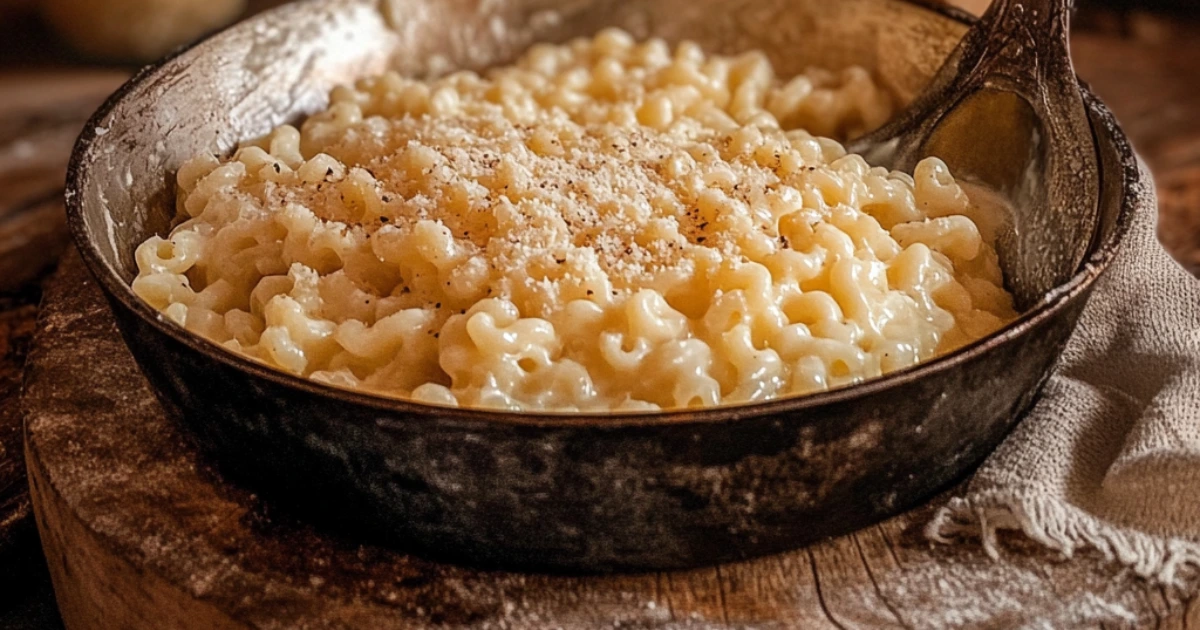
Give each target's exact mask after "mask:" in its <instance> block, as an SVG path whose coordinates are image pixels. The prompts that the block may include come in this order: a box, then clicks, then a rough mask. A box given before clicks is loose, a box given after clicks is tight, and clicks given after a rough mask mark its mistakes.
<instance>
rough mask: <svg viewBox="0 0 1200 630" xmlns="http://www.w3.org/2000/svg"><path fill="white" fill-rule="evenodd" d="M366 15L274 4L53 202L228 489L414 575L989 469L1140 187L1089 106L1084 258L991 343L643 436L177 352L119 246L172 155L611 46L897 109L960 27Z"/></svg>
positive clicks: (172, 331) (131, 117)
mask: <svg viewBox="0 0 1200 630" xmlns="http://www.w3.org/2000/svg"><path fill="white" fill-rule="evenodd" d="M475 5H479V7H481V8H479V9H478V10H476V6H475ZM375 6H377V2H375V1H374V0H316V1H310V2H302V3H298V4H294V5H290V6H286V7H283V8H281V9H278V10H275V11H273V12H270V13H268V14H264V15H262V16H259V17H257V18H254V19H253V20H251V21H250V22H247V23H243V24H241V25H239V26H236V27H234V28H233V29H231V30H229V31H226V32H225V33H222V34H220V35H218V36H216V37H214V38H212V39H210V40H208V41H206V42H204V43H202V44H200V45H198V46H196V47H195V48H192V49H191V50H188V51H186V52H184V53H182V54H180V55H178V56H176V57H174V58H172V59H168V60H166V61H164V62H162V63H160V64H158V65H156V66H153V67H151V68H148V69H146V70H144V71H142V72H141V73H140V74H138V75H137V76H136V77H135V78H134V79H132V80H131V81H130V82H129V83H128V84H127V85H126V86H125V87H124V88H122V89H121V90H120V92H118V93H117V94H116V95H115V96H114V97H113V98H112V99H111V100H110V101H109V102H108V103H107V104H105V105H104V107H103V108H102V109H101V110H100V111H99V112H98V113H97V114H96V116H95V118H93V119H92V121H91V123H89V125H88V126H87V128H86V129H85V130H84V132H83V135H82V136H81V137H80V140H79V144H78V146H77V147H76V150H75V154H74V158H73V160H72V162H71V166H70V171H69V175H68V184H67V205H68V213H69V219H70V225H71V228H72V230H73V233H74V236H75V239H76V242H77V244H78V246H79V249H80V251H81V252H82V254H83V257H84V259H85V260H86V262H87V264H88V266H89V268H90V269H91V271H92V273H93V274H94V275H95V277H96V280H97V281H98V282H99V284H100V286H101V287H103V289H104V291H105V292H106V294H107V295H108V298H109V301H110V302H111V304H112V308H113V310H114V312H115V313H116V316H117V321H118V323H119V325H120V329H121V332H122V334H123V335H124V338H125V341H126V342H127V343H128V345H129V348H130V349H131V350H132V351H133V354H134V356H135V357H136V359H137V361H138V363H139V364H140V365H141V366H142V369H143V371H144V372H145V374H146V376H147V378H148V379H149V380H150V382H151V383H152V384H153V386H154V389H155V390H157V392H158V394H159V396H160V398H161V401H162V403H163V404H164V406H165V407H166V409H167V410H168V411H169V412H170V413H172V414H173V415H175V416H176V417H178V418H180V419H181V420H182V421H183V422H184V423H185V424H186V425H187V426H188V427H190V429H191V430H192V432H193V433H194V435H195V436H196V438H197V439H198V440H199V442H200V443H201V444H202V445H203V446H204V447H205V449H206V451H207V452H208V453H210V454H211V455H212V456H213V457H214V458H215V459H216V460H217V461H218V462H219V464H220V465H221V468H222V470H223V471H225V472H226V473H228V474H231V475H233V476H234V477H235V478H237V479H240V480H243V481H244V482H245V483H247V484H249V485H251V486H252V487H254V488H255V489H257V490H260V491H261V492H262V493H263V494H264V495H266V496H268V497H270V498H272V499H274V500H276V501H277V502H278V504H280V505H288V506H292V507H293V508H296V509H299V510H301V511H302V512H303V513H305V514H307V515H309V516H312V517H315V518H317V519H319V520H321V521H323V522H325V523H329V524H332V525H335V526H337V527H340V528H342V529H343V530H344V531H351V532H353V533H354V534H355V535H356V536H367V537H369V538H370V539H371V540H385V541H388V542H390V543H392V544H397V545H402V546H404V547H406V548H409V549H412V550H415V551H418V552H421V553H425V554H428V555H433V556H437V557H442V558H449V559H452V560H456V561H461V562H467V563H471V564H476V565H500V566H517V567H525V568H537V569H556V570H579V571H609V570H628V569H663V568H673V567H690V566H695V565H700V564H707V563H714V562H721V561H728V560H736V559H741V558H747V557H752V556H756V555H760V554H766V553H771V552H775V551H780V550H784V549H788V548H793V547H797V546H799V545H802V544H805V543H808V542H811V541H815V540H817V539H820V538H823V537H826V536H833V535H837V534H842V533H846V532H849V531H851V530H853V529H856V528H859V527H862V526H865V525H867V524H870V523H873V522H875V521H878V520H880V519H882V518H884V517H886V516H889V515H892V514H895V513H897V512H899V511H901V510H904V509H906V508H909V507H912V506H914V505H916V504H917V503H919V502H921V501H922V500H925V499H927V498H928V497H930V496H931V494H933V493H935V492H936V491H938V490H940V489H943V488H945V487H946V486H947V485H948V484H950V483H952V482H953V481H955V480H957V479H959V478H960V477H961V476H962V475H963V474H964V473H965V472H966V471H968V470H970V469H971V468H972V467H973V466H975V465H976V464H978V463H979V461H980V460H981V459H982V458H983V457H984V456H985V455H986V454H987V453H989V452H990V451H991V450H992V449H993V448H994V447H995V446H996V445H997V444H998V443H999V442H1000V440H1001V439H1002V438H1003V437H1004V436H1005V435H1006V434H1007V433H1008V431H1009V430H1010V429H1011V428H1012V427H1013V425H1014V424H1015V423H1016V422H1017V420H1018V418H1019V417H1020V416H1021V413H1022V412H1023V411H1024V410H1025V409H1026V408H1027V407H1029V405H1030V403H1031V402H1032V401H1033V400H1034V398H1035V397H1036V395H1037V392H1038V390H1039V387H1040V386H1041V384H1042V383H1043V382H1044V381H1045V379H1046V377H1047V374H1048V372H1049V370H1050V369H1051V367H1052V366H1053V364H1054V362H1055V358H1056V357H1057V355H1058V354H1059V352H1060V351H1061V349H1062V347H1063V344H1064V343H1065V341H1066V339H1067V337H1068V335H1070V333H1071V330H1072V328H1073V327H1074V325H1075V322H1076V318H1077V317H1078V315H1079V313H1080V310H1081V309H1082V308H1083V305H1084V302H1085V301H1086V300H1087V298H1088V295H1089V293H1090V292H1091V289H1092V287H1093V284H1094V282H1095V280H1096V278H1097V277H1098V276H1099V275H1100V274H1101V273H1102V272H1103V270H1104V268H1105V266H1106V265H1107V264H1108V263H1109V261H1110V260H1111V259H1112V256H1113V254H1114V252H1115V250H1116V248H1117V245H1118V242H1119V240H1120V238H1121V236H1122V234H1123V232H1124V230H1125V226H1126V224H1127V223H1128V220H1129V213H1130V208H1131V207H1132V205H1133V203H1134V201H1135V200H1134V199H1132V195H1134V194H1135V192H1134V191H1138V190H1141V188H1140V184H1141V182H1140V181H1139V177H1140V175H1139V171H1138V168H1137V165H1136V160H1135V158H1134V156H1133V153H1132V152H1131V150H1130V148H1129V145H1128V143H1127V142H1126V140H1125V137H1124V136H1123V135H1122V133H1121V131H1120V129H1118V127H1117V125H1116V124H1115V122H1114V121H1113V119H1112V117H1111V115H1110V114H1109V112H1108V110H1106V109H1105V107H1104V106H1103V105H1102V104H1101V103H1100V102H1098V101H1097V100H1095V99H1094V98H1093V97H1091V96H1090V94H1089V95H1088V98H1087V100H1088V106H1089V109H1090V116H1091V120H1092V123H1093V126H1094V131H1095V137H1096V150H1097V152H1098V154H1099V157H1100V162H1101V170H1102V174H1101V175H1102V177H1101V179H1102V182H1103V184H1102V185H1103V194H1102V203H1101V207H1100V208H1099V210H1098V211H1099V214H1100V228H1099V232H1098V233H1097V234H1096V236H1095V238H1094V239H1093V244H1092V246H1091V248H1090V250H1089V257H1088V259H1087V260H1086V261H1084V262H1083V264H1082V265H1080V266H1078V267H1077V268H1076V267H1072V268H1070V269H1047V270H1043V271H1045V272H1046V273H1045V274H1044V275H1046V277H1051V278H1054V284H1055V285H1057V286H1053V287H1050V286H1047V287H1044V288H1045V289H1046V292H1045V296H1044V297H1043V298H1041V299H1040V300H1038V301H1036V303H1030V304H1027V305H1025V306H1026V307H1027V308H1026V309H1025V312H1024V315H1022V316H1021V318H1020V319H1019V320H1018V321H1016V322H1014V323H1013V324H1011V325H1010V326H1008V327H1006V328H1005V329H1003V330H1002V331H1000V332H998V333H996V334H995V335H992V336H991V337H989V338H987V339H985V340H983V341H981V342H978V343H975V344H973V345H971V346H969V347H967V348H963V349H962V350H959V351H957V352H955V353H953V354H950V355H948V356H944V357H941V358H939V359H937V360H934V361H930V362H928V363H925V364H923V365H919V366H916V367H914V368H911V369H907V370H904V371H901V372H897V373H894V374H891V375H889V376H887V377H884V378H880V379H876V380H873V381H870V382H867V383H864V384H861V385H858V386H855V387H849V388H845V389H840V390H836V391H831V392H827V393H822V394H818V395H813V396H808V397H803V398H796V399H790V400H779V401H775V402H770V403H764V404H756V405H746V406H735V407H722V408H715V409H707V410H702V411H680V412H669V413H656V414H636V415H595V414H578V415H553V414H512V413H501V412H490V411H478V410H469V409H464V410H458V409H445V408H437V407H431V406H426V405H420V404H415V403H409V402H404V401H398V400H389V399H384V398H379V397H374V396H370V395H365V394H360V393H355V392H350V391H344V390H340V389H335V388H332V387H327V386H324V385H321V384H318V383H314V382H310V381H307V380H303V379H299V378H296V377H293V376H290V375H287V374H284V373H281V372H277V371H274V370H271V369H268V368H265V367H263V366H261V365H258V364H256V363H253V362H251V361H248V360H246V359H244V358H242V357H240V356H237V355H234V354H231V353H229V352H226V351H224V350H222V349H220V348H219V347H217V346H215V345H213V344H210V343H208V342H206V341H204V340H202V339H200V338H197V337H194V336H192V335H191V334H189V333H187V332H185V331H184V330H183V329H182V328H180V327H178V326H176V325H174V324H172V323H170V322H169V321H167V320H166V319H164V318H163V317H162V316H160V315H159V313H157V312H155V311H154V310H153V309H151V308H150V307H149V306H147V305H146V304H144V303H143V302H142V301H141V300H139V299H138V298H137V297H136V296H134V294H133V293H132V292H131V291H130V289H129V282H130V281H131V280H132V279H133V277H134V275H135V273H136V268H135V266H134V261H133V251H134V248H135V246H136V245H137V244H138V243H140V242H141V241H142V240H143V239H145V238H147V237H148V236H150V235H151V234H154V233H161V232H163V231H165V229H166V228H167V227H168V221H169V218H170V216H171V214H172V213H173V199H174V193H173V177H172V173H173V172H174V170H175V169H176V168H177V167H178V166H179V165H180V163H181V162H182V161H183V160H185V159H186V158H188V157H190V156H192V155H194V154H196V153H199V152H202V151H213V152H218V153H224V154H228V152H229V151H230V150H231V149H232V147H234V146H235V144H236V143H237V141H239V140H242V139H245V138H249V137H252V136H255V135H258V134H262V133H264V132H266V131H268V130H269V129H270V128H271V127H273V126H275V125H277V124H280V123H282V122H285V121H295V120H297V119H299V118H301V117H302V116H303V115H304V114H305V113H307V112H311V111H313V110H315V109H317V108H319V107H321V106H322V105H323V103H324V102H325V95H326V93H327V91H328V89H329V88H330V87H331V86H333V85H334V84H336V83H343V82H348V81H352V80H353V79H355V78H357V77H360V76H364V75H367V74H371V73H377V72H379V71H381V70H383V69H384V68H385V67H386V66H387V65H389V64H390V65H392V66H394V67H397V68H399V69H400V70H401V71H403V72H407V73H413V74H420V73H428V72H437V71H439V70H443V69H445V68H447V67H461V66H466V67H482V66H486V65H489V64H493V63H497V62H500V61H504V60H507V59H510V58H512V57H513V56H514V55H515V54H517V53H519V52H520V51H521V50H522V49H523V48H525V47H526V46H527V45H528V44H530V43H531V42H534V41H539V40H540V41H560V40H563V39H565V38H567V37H569V36H573V35H577V34H583V33H591V32H594V31H596V30H598V29H599V28H600V27H602V26H605V25H609V24H617V25H621V26H624V27H625V28H627V29H629V30H631V31H633V32H634V33H636V34H642V35H644V34H648V33H653V34H658V35H663V36H665V37H667V38H669V39H679V38H683V37H688V38H692V39H696V40H698V41H699V42H700V43H701V44H703V45H704V46H706V47H707V48H709V49H714V50H717V51H736V50H739V49H746V48H750V47H761V48H764V49H765V50H767V51H768V53H769V54H771V55H772V56H773V57H774V59H773V60H774V61H775V63H776V64H777V66H778V67H779V68H780V71H781V72H785V73H786V72H794V71H797V70H799V69H801V68H802V67H803V66H805V65H809V64H822V65H828V66H834V67H837V66H842V65H845V64H848V63H859V64H862V65H864V66H866V67H868V68H870V69H873V70H876V71H878V72H879V73H881V74H882V75H883V76H884V77H885V78H886V80H887V82H888V84H889V87H890V88H892V89H893V90H895V91H896V93H898V94H900V95H901V96H902V97H903V98H908V97H911V96H912V95H913V94H914V93H915V92H916V91H917V90H919V89H920V88H921V86H922V85H923V83H924V81H926V80H927V78H928V77H929V76H930V74H931V73H932V72H933V71H934V70H935V69H936V68H937V66H938V65H939V64H940V62H941V60H942V59H943V58H944V57H945V56H946V54H947V53H948V52H949V51H950V50H951V48H952V47H953V46H954V44H955V42H956V41H957V39H958V37H960V36H961V34H962V33H963V32H964V30H965V28H966V27H965V24H966V20H968V19H969V18H966V17H965V16H963V15H962V14H959V13H956V12H952V11H948V10H946V9H934V8H931V7H926V6H923V5H920V4H915V3H910V2H904V1H901V0H841V1H840V2H836V3H830V2H825V1H823V0H791V1H788V0H759V1H749V0H743V1H740V2H726V1H723V0H678V1H674V0H657V1H656V0H644V1H641V0H639V1H629V2H617V1H602V0H571V1H569V2H554V1H551V0H526V1H517V2H514V1H508V2H471V1H468V0H455V1H450V0H396V1H394V2H393V3H392V5H391V6H392V7H393V10H392V11H391V12H390V16H381V14H380V13H379V12H378V11H377V10H376V9H375V8H374V7H375ZM511 25H521V27H520V28H515V27H512V26H511ZM1064 245H1066V244H1064ZM1034 255H1036V253H1034ZM1046 264H1049V263H1046ZM1043 266H1044V265H1043ZM297 552H298V553H302V552H303V550H297Z"/></svg>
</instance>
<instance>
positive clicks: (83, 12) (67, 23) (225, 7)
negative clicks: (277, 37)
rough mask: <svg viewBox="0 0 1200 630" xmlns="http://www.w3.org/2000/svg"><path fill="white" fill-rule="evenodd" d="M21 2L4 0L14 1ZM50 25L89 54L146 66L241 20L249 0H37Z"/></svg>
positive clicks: (67, 40) (2, 0) (70, 42)
mask: <svg viewBox="0 0 1200 630" xmlns="http://www.w3.org/2000/svg"><path fill="white" fill-rule="evenodd" d="M13 1H19V0H0V2H13ZM35 2H36V3H37V4H38V5H39V7H40V9H41V13H42V15H43V17H44V18H45V19H46V21H47V22H48V23H49V24H50V26H51V27H52V28H53V29H54V30H55V31H56V32H58V34H59V35H61V36H62V38H63V39H64V40H66V42H67V43H68V44H70V45H71V46H73V47H74V48H76V49H77V50H78V51H79V52H82V53H84V54H86V55H90V56H94V57H98V58H103V59H108V60H116V61H136V62H146V61H152V60H154V59H157V58H159V57H161V56H163V55H165V54H166V53H168V52H170V51H171V50H173V49H175V48H176V47H178V46H181V45H184V44H187V43H190V42H192V41H195V40H196V39H198V38H200V37H202V36H204V35H206V34H207V33H209V32H212V31H215V30H217V29H219V28H221V27H222V26H225V25H226V24H229V23H230V22H233V21H234V20H235V19H237V18H238V17H239V16H240V15H241V14H242V11H243V10H245V8H246V0H35Z"/></svg>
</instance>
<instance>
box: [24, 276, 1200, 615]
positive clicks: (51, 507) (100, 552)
mask: <svg viewBox="0 0 1200 630" xmlns="http://www.w3.org/2000/svg"><path fill="white" fill-rule="evenodd" d="M25 384H26V393H25V397H24V400H23V404H24V409H25V413H26V428H25V431H26V460H27V464H28V469H29V481H30V487H31V492H32V495H33V502H34V513H35V515H36V517H37V522H38V527H39V530H40V532H41V535H42V544H43V547H44V550H45V553H46V557H47V560H48V562H49V566H50V570H51V574H52V577H53V580H54V585H55V591H56V594H57V598H58V603H59V606H60V608H61V610H62V614H63V619H64V621H65V623H66V626H67V628H69V629H72V630H81V629H85V628H86V629H100V630H105V629H110V628H111V629H116V628H122V629H133V630H136V629H143V628H144V629H151V628H153V629H159V628H176V629H181V630H186V629H192V628H195V629H201V628H203V629H206V630H207V629H225V628H239V629H241V628H351V627H358V628H372V629H388V628H434V627H472V628H489V627H490V628H596V627H610V628H611V627H625V628H693V627H695V628H700V627H703V628H713V627H756V628H757V627H763V628H798V627H802V628H849V627H855V628H857V627H922V628H931V627H933V628H936V627H961V626H964V625H966V626H971V625H976V626H978V625H980V624H983V625H984V626H985V627H996V625H995V624H996V623H998V622H999V625H1000V626H1016V625H1023V624H1024V623H1037V622H1041V623H1048V624H1049V626H1048V627H1060V628H1062V627H1076V626H1086V627H1097V626H1098V625H1104V624H1108V625H1110V626H1111V627H1130V626H1132V625H1135V624H1136V625H1140V624H1142V623H1153V622H1154V621H1155V620H1161V619H1175V620H1182V618H1183V617H1184V616H1185V614H1188V615H1189V616H1195V617H1196V618H1197V621H1200V607H1197V606H1191V607H1189V606H1188V604H1187V603H1186V602H1183V601H1180V600H1179V599H1178V597H1177V596H1175V595H1174V594H1172V593H1169V592H1166V591H1161V590H1159V589H1157V588H1155V587H1151V586H1147V585H1145V584H1143V583H1141V582H1139V581H1138V580H1137V579H1136V578H1133V577H1131V576H1130V575H1128V574H1127V573H1125V572H1121V571H1119V570H1116V569H1113V568H1110V567H1106V566H1105V565H1103V563H1101V562H1099V561H1098V560H1097V559H1093V558H1076V560H1075V561H1073V562H1067V563H1064V562H1060V561H1058V560H1057V559H1056V558H1054V557H1052V556H1045V555H1040V554H1038V553H1035V552H1034V551H1032V550H1029V549H1025V550H1024V551H1021V550H1018V549H1015V548H1014V550H1013V551H1010V552H1009V558H1008V560H1010V561H1009V562H1004V563H997V562H993V561H991V560H989V559H988V558H986V557H985V556H984V555H983V554H982V553H981V552H980V551H979V550H978V549H977V548H976V547H975V546H974V545H969V544H968V545H959V546H950V547H945V546H937V547H934V546H931V545H930V544H929V543H927V542H925V541H924V539H923V538H922V537H921V536H920V527H921V525H922V524H923V523H924V522H925V519H926V518H927V516H928V511H927V510H925V511H918V512H916V513H914V514H910V515H906V516H902V517H900V518H897V519H893V520H892V521H889V522H887V523H884V524H882V525H879V526H876V527H871V528H868V529H866V530H863V531H860V532H858V533H856V534H854V535H853V536H847V537H843V538H839V539H835V540H830V541H827V542H824V543H821V544H819V545H816V546H813V547H810V548H808V549H804V550H799V551H795V552H792V553H788V554H783V555H779V556H775V557H769V558H763V559H759V560H756V561H753V562H746V563H740V564H733V565H724V566H720V567H714V568H710V569H702V570H696V571H689V572H679V573H659V574H641V575H614V576H600V577H570V576H546V575H521V574H512V573H501V572H483V571H475V570H471V569H467V568H461V567H455V566H448V565H441V564H435V563H432V562H428V561H425V560H421V559H419V558H414V557H410V556H406V555H402V554H400V553H397V552H394V551H390V550H387V549H382V548H378V547H371V546H364V545H360V544H357V543H355V542H354V541H352V540H345V539H340V538H338V537H336V536H332V535H327V534H324V533H322V532H320V531H318V530H316V529H314V528H312V527H310V526H308V525H305V524H303V523H301V522H298V521H296V520H294V519H292V518H290V517H288V516H287V515H285V514H280V513H277V512H276V511H273V510H272V508H271V506H269V505H264V504H263V503H262V502H261V501H260V500H259V499H258V498H257V497H255V495H254V494H252V493H251V492H249V491H248V490H245V489H243V488H240V487H238V486H236V485H233V484H230V483H228V482H225V481H223V480H222V479H221V477H220V475H219V474H218V473H217V472H216V471H214V470H213V469H211V468H210V467H209V466H208V465H207V464H206V463H205V461H204V459H203V457H201V456H200V455H199V454H198V453H197V452H196V450H195V449H194V447H193V446H192V445H191V443H190V442H189V440H188V438H187V436H186V435H185V434H184V432H183V431H182V430H181V429H180V428H179V427H177V426H176V425H175V423H173V422H171V421H170V420H168V419H167V418H166V417H164V415H163V413H162V410H161V408H160V407H159V405H158V403H157V402H156V400H155V399H154V397H153V395H152V394H151V392H150V390H149V388H148V385H147V384H146V382H145V380H144V379H143V377H142V375H141V374H140V373H139V372H138V370H137V368H136V366H135V365H134V362H133V360H132V358H131V357H130V356H129V354H128V352H127V351H126V349H125V347H124V345H123V344H122V342H121V340H120V338H119V336H118V334H117V332H116V329H115V327H114V325H113V322H112V319H111V316H110V314H109V312H108V309H107V306H106V305H105V303H104V301H103V298H102V297H101V295H100V294H99V291H98V289H96V287H95V286H94V285H93V284H92V282H91V279H90V277H88V275H87V273H86V272H85V271H84V270H83V267H82V263H81V262H80V261H79V259H78V257H77V256H74V255H72V256H70V257H68V258H67V260H66V261H65V262H64V263H63V265H62V267H61V269H60V271H59V273H58V276H57V277H56V278H55V279H54V280H53V282H52V283H51V284H50V285H49V286H48V288H47V291H46V298H45V303H44V305H43V311H42V316H41V319H40V321H39V323H38V328H37V330H36V332H35V339H34V346H33V349H32V351H31V354H30V358H29V363H28V367H27V374H26V383H25ZM504 516H505V515H503V514H497V515H496V518H504ZM998 620H999V621H998ZM1039 625H1040V624H1039Z"/></svg>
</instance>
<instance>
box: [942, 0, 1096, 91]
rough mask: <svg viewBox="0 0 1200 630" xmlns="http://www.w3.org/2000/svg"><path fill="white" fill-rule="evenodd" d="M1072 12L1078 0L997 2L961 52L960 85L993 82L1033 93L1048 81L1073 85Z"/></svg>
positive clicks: (999, 85) (983, 17) (970, 34)
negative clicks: (1071, 50) (1066, 82)
mask: <svg viewBox="0 0 1200 630" xmlns="http://www.w3.org/2000/svg"><path fill="white" fill-rule="evenodd" d="M1073 8H1074V1H1073V0H995V2H993V3H992V4H991V6H990V7H988V10H987V12H986V13H984V14H983V16H982V17H981V18H980V23H979V27H978V28H975V29H972V30H971V31H970V32H969V33H968V34H967V36H966V38H965V39H964V40H963V42H962V46H961V47H960V49H959V52H960V54H961V58H960V63H959V68H960V74H959V78H960V83H965V84H966V85H960V87H963V88H967V87H978V86H979V85H981V84H983V83H989V84H991V85H993V86H995V87H1005V88H1008V89H1012V90H1014V91H1018V92H1023V93H1025V94H1026V95H1032V92H1035V91H1037V86H1038V85H1045V84H1046V83H1047V82H1053V81H1063V80H1066V81H1069V82H1072V83H1073V80H1074V76H1075V73H1074V68H1073V67H1072V65H1071V55H1070V44H1069V34H1070V18H1071V10H1072V9H1073ZM968 68H970V70H969V71H967V72H962V71H963V70H967V69H968Z"/></svg>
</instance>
